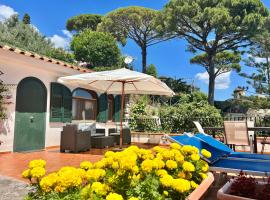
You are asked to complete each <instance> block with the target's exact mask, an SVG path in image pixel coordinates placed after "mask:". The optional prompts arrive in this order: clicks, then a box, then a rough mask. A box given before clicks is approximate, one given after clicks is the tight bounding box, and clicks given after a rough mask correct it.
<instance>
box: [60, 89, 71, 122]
mask: <svg viewBox="0 0 270 200" xmlns="http://www.w3.org/2000/svg"><path fill="white" fill-rule="evenodd" d="M62 94H63V106H62V117H63V118H62V121H63V122H71V120H72V93H71V91H70V90H69V89H68V88H67V87H65V86H62Z"/></svg>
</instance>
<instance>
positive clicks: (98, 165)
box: [94, 159, 106, 169]
mask: <svg viewBox="0 0 270 200" xmlns="http://www.w3.org/2000/svg"><path fill="white" fill-rule="evenodd" d="M104 167H106V162H105V160H103V159H102V160H100V161H98V162H95V164H94V168H96V169H103V168H104Z"/></svg>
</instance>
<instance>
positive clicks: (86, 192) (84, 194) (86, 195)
mask: <svg viewBox="0 0 270 200" xmlns="http://www.w3.org/2000/svg"><path fill="white" fill-rule="evenodd" d="M90 189H91V185H90V184H88V185H86V186H85V187H84V188H83V189H82V190H81V197H82V199H90Z"/></svg>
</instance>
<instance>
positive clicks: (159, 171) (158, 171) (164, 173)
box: [156, 169, 168, 177]
mask: <svg viewBox="0 0 270 200" xmlns="http://www.w3.org/2000/svg"><path fill="white" fill-rule="evenodd" d="M156 175H157V176H159V177H162V176H165V175H168V172H167V171H166V170H165V169H160V170H157V171H156Z"/></svg>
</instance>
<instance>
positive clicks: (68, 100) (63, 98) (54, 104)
mask: <svg viewBox="0 0 270 200" xmlns="http://www.w3.org/2000/svg"><path fill="white" fill-rule="evenodd" d="M71 116H72V94H71V92H70V90H69V89H68V88H67V87H66V86H64V85H61V84H59V83H51V111H50V121H51V122H70V121H71Z"/></svg>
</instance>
